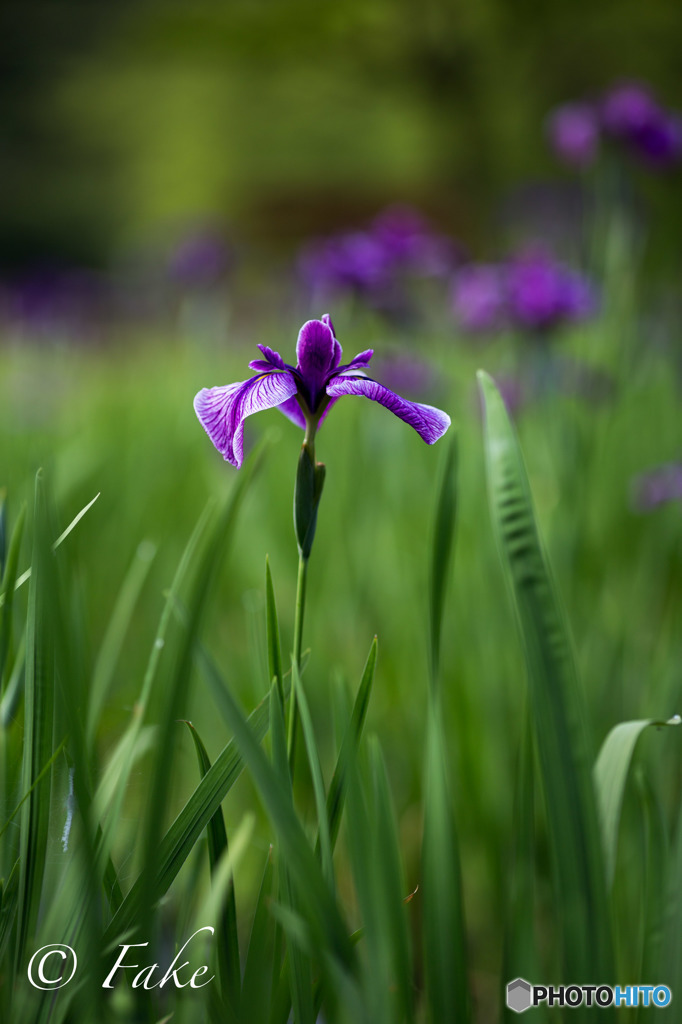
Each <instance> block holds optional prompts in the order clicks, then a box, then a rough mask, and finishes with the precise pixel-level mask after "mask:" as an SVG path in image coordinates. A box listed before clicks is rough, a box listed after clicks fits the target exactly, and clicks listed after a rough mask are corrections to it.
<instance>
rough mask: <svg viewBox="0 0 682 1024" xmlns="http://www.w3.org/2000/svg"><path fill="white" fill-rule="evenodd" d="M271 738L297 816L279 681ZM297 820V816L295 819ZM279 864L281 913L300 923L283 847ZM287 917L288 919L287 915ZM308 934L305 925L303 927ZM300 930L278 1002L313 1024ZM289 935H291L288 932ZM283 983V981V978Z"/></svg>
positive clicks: (285, 790)
mask: <svg viewBox="0 0 682 1024" xmlns="http://www.w3.org/2000/svg"><path fill="white" fill-rule="evenodd" d="M270 735H271V737H272V767H273V769H274V771H275V772H276V773H277V778H278V779H281V780H282V789H283V797H282V799H284V800H285V801H286V805H287V811H288V812H289V813H291V814H292V816H294V803H293V793H292V788H291V776H290V774H289V757H288V753H287V740H286V729H285V725H284V707H283V704H282V701H281V700H280V695H279V689H278V687H277V683H276V681H273V684H272V689H271V691H270ZM294 820H296V819H295V816H294ZM278 864H279V888H280V899H281V904H282V905H281V907H280V910H281V912H282V915H284V918H285V920H286V921H287V922H288V923H289V924H291V922H292V921H301V915H300V914H299V889H300V883H299V886H297V885H296V880H295V879H294V878H292V875H291V870H290V867H289V864H288V861H287V856H286V852H285V850H284V849H283V848H282V846H281V845H280V846H279V848H278ZM287 915H288V916H287ZM276 921H277V927H281V925H282V921H281V920H280V919H279V918H277V917H276ZM301 927H302V929H303V931H304V932H305V931H306V926H305V923H303V924H302V925H301ZM300 931H301V928H299V929H295V930H294V933H293V941H291V940H289V941H288V942H287V953H286V957H285V963H284V967H283V972H282V974H283V976H286V975H285V972H286V973H287V974H288V976H289V993H287V992H286V988H285V986H284V985H283V984H282V981H281V982H280V986H279V987H280V989H281V990H282V991H281V998H280V999H279V1000H277V999H275V1002H279V1003H280V1005H281V1007H282V1008H284V1007H287V1009H286V1013H285V1019H286V1018H288V1016H289V1011H288V1004H289V1003H290V1004H291V1005H292V1006H293V1010H294V1020H296V1021H298V1022H300V1024H314V1021H315V1017H314V1013H313V997H312V988H313V982H312V966H311V962H310V956H309V953H308V951H307V949H306V948H305V947H306V943H301V942H300ZM287 934H288V935H290V934H291V933H290V932H287ZM282 980H283V979H282Z"/></svg>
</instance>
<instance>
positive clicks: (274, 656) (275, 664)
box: [265, 558, 284, 705]
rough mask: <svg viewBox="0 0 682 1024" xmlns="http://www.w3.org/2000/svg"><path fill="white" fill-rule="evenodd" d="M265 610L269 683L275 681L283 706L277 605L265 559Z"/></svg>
mask: <svg viewBox="0 0 682 1024" xmlns="http://www.w3.org/2000/svg"><path fill="white" fill-rule="evenodd" d="M265 608H266V623H267V641H268V668H269V670H270V680H269V681H270V682H272V680H273V679H276V680H277V687H278V689H279V695H280V700H281V701H282V705H284V671H283V669H282V647H281V644H280V640H279V619H278V617H277V604H276V601H275V588H274V587H273V585H272V573H271V572H270V560H269V559H268V558H266V559H265Z"/></svg>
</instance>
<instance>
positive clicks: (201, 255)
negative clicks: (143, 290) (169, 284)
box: [168, 231, 231, 288]
mask: <svg viewBox="0 0 682 1024" xmlns="http://www.w3.org/2000/svg"><path fill="white" fill-rule="evenodd" d="M230 262H231V253H230V249H229V247H228V245H227V243H226V242H225V240H224V239H223V238H222V237H221V236H220V235H219V234H217V233H216V232H213V231H197V232H194V233H192V234H190V235H187V236H186V237H185V238H184V239H183V240H182V241H181V242H180V243H179V244H178V245H177V246H176V247H175V249H174V250H173V251H172V252H171V254H170V257H169V260H168V273H169V275H170V277H171V279H172V280H173V281H175V282H176V283H177V284H181V285H184V286H185V287H189V288H192V287H201V286H202V285H212V284H215V283H216V282H217V281H218V280H219V279H220V278H221V277H222V276H223V274H225V272H226V271H227V269H228V267H229V264H230Z"/></svg>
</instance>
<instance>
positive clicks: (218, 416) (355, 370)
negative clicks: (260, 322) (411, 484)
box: [194, 314, 450, 468]
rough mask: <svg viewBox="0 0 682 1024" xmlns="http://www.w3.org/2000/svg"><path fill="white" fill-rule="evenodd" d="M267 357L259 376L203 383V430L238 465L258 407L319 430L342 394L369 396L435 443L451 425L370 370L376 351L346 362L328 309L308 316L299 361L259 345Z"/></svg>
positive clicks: (256, 364) (199, 406)
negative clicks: (220, 383)
mask: <svg viewBox="0 0 682 1024" xmlns="http://www.w3.org/2000/svg"><path fill="white" fill-rule="evenodd" d="M258 348H259V349H260V350H261V353H262V355H263V357H264V358H263V359H254V360H252V361H251V362H250V363H249V367H250V368H251V369H252V370H256V371H257V374H256V376H255V377H251V378H250V380H246V381H240V382H239V383H237V384H228V385H227V386H226V387H216V388H203V389H202V390H201V391H200V392H199V393H198V394H197V396H196V397H195V399H194V409H195V411H196V414H197V416H198V417H199V421H200V423H201V425H202V426H203V428H204V430H205V431H206V433H207V434H208V436H209V437H210V439H211V441H212V442H213V444H214V445H215V447H216V448H217V449H218V451H219V452H220V454H221V455H222V456H223V458H224V459H225V460H226V461H227V462H229V463H231V464H232V465H233V466H236V467H237V468H239V467H240V466H241V464H242V461H243V459H244V420H245V419H246V417H247V416H251V415H252V414H253V413H255V412H261V411H262V410H265V409H272V408H275V407H278V408H279V409H280V410H281V411H282V412H283V413H284V414H285V416H287V417H288V418H289V419H290V420H291V421H292V422H293V423H295V424H296V425H297V426H299V427H301V429H303V430H305V431H306V436H307V433H308V431H309V430H310V431H312V432H313V433H314V431H315V430H316V429H317V427H318V426H319V424H320V423H321V422H322V420H323V419H324V418H325V416H326V415H327V413H328V412H329V410H330V409H331V407H332V406H333V405H334V403H335V402H336V401H337V400H338V399H339V398H341V397H343V395H364V397H365V398H369V399H371V400H372V401H374V402H378V403H379V404H380V405H383V406H385V407H386V408H387V409H390V411H391V412H392V413H394V414H395V415H396V416H398V417H399V418H400V419H401V420H404V422H405V423H408V424H409V425H410V426H411V427H413V428H414V429H415V430H416V431H417V433H418V434H419V436H420V437H421V438H422V440H424V441H426V443H427V444H434V443H435V442H436V441H437V440H438V439H439V437H442V435H443V434H444V433H445V431H446V430H447V429H448V427H449V426H450V417H449V416H448V415H447V414H446V413H444V412H441V410H440V409H435V408H434V407H433V406H431V405H421V404H419V403H418V402H408V401H406V400H405V399H404V398H400V396H399V395H397V394H395V393H394V392H393V391H390V390H389V389H388V388H386V387H384V386H383V385H381V384H378V383H377V382H376V381H375V380H372V379H371V378H370V377H368V376H367V374H366V373H365V368H366V367H367V365H368V364H369V361H370V359H371V358H372V356H373V354H374V353H373V352H372V350H371V349H367V350H366V351H365V352H360V353H359V355H357V356H354V357H353V359H351V361H350V362H349V363H345V364H343V365H341V356H342V351H341V346H340V344H339V342H338V341H337V340H336V335H335V332H334V325H333V324H332V322H331V319H330V317H329V315H328V314H325V315H324V316H323V317H322V319H321V320H308V321H307V322H306V323H305V324H303V327H302V328H301V330H300V331H299V335H298V342H297V345H296V366H291V365H290V364H289V363H285V362H284V360H283V359H282V357H281V356H280V355H279V353H278V352H275V351H273V350H272V349H271V348H268V347H267V346H266V345H259V346H258Z"/></svg>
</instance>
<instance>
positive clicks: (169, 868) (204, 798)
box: [105, 698, 269, 944]
mask: <svg viewBox="0 0 682 1024" xmlns="http://www.w3.org/2000/svg"><path fill="white" fill-rule="evenodd" d="M268 723H269V706H268V698H265V699H264V700H263V701H261V703H260V704H259V705H258V707H257V708H256V709H255V710H254V711H253V712H252V713H251V715H250V716H249V719H248V725H249V728H250V729H251V730H252V731H253V735H254V737H257V742H260V741H261V740H262V739H263V737H264V736H265V734H266V732H267V730H268ZM243 769H244V761H243V759H242V756H241V753H240V752H239V750H238V749H237V746H236V743H235V742H234V740H230V742H229V743H228V744H227V745H226V746H225V747H224V748H223V750H222V751H221V753H220V754H219V755H218V757H217V758H216V759H215V761H214V762H213V764H212V765H211V767H210V769H209V770H208V771H207V772H206V775H205V776H204V777H203V779H202V780H201V782H200V783H199V785H198V786H197V787H196V789H195V790H194V792H193V793H192V795H191V796H190V798H189V800H188V801H187V803H186V804H185V806H184V807H183V808H182V810H181V811H180V813H179V814H178V816H177V817H176V819H175V820H174V822H173V824H172V825H171V826H170V828H169V829H168V831H167V832H166V834H165V835H164V837H163V839H162V840H161V842H160V843H159V847H158V850H157V855H156V872H155V876H154V880H153V888H152V898H153V900H154V901H155V902H156V901H158V900H159V899H161V897H162V896H164V895H165V893H166V892H167V891H168V889H169V888H170V886H171V884H172V883H173V881H174V879H175V878H176V876H177V874H178V872H179V871H180V868H181V867H182V866H183V864H184V863H185V861H186V860H187V858H188V856H189V855H190V853H191V852H192V849H193V848H194V845H195V844H196V842H197V840H198V839H199V837H200V836H201V833H202V832H203V830H204V829H205V828H206V826H207V825H208V823H209V821H210V820H211V818H212V817H213V815H214V814H215V812H216V810H217V808H218V807H220V804H221V803H222V802H223V800H224V799H225V797H226V796H227V794H228V792H229V791H230V789H231V788H232V786H233V785H234V783H235V782H236V781H237V779H238V778H239V776H240V775H241V773H242V771H243ZM141 888H142V877H141V876H138V878H137V879H136V880H135V882H134V883H133V885H132V887H131V888H130V890H129V892H128V893H127V894H126V896H125V899H124V900H123V902H122V904H121V906H120V908H119V910H118V912H117V913H116V914H115V915H114V917H113V919H112V921H111V923H110V925H109V927H108V928H107V931H106V933H105V942H107V943H112V944H114V943H113V940H114V939H118V938H119V937H120V936H121V935H123V934H125V933H126V932H127V931H128V929H129V928H130V927H131V926H132V924H133V922H134V921H135V918H136V915H137V908H138V901H139V899H140V891H141Z"/></svg>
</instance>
